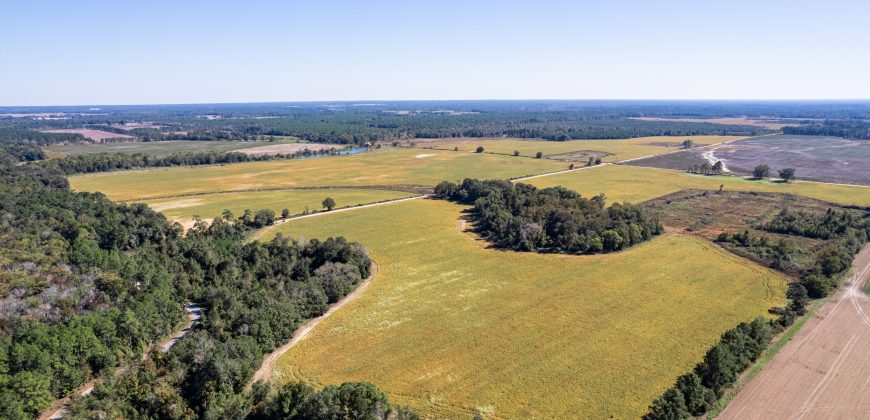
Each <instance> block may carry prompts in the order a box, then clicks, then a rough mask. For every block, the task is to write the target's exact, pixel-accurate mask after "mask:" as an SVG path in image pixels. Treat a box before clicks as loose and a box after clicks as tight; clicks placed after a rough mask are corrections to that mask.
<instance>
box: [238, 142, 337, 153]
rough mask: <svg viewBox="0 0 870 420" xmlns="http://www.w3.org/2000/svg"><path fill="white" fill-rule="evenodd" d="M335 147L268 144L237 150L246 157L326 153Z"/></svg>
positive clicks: (312, 144)
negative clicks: (307, 152)
mask: <svg viewBox="0 0 870 420" xmlns="http://www.w3.org/2000/svg"><path fill="white" fill-rule="evenodd" d="M335 148H336V145H334V144H319V143H283V144H270V145H268V146H259V147H252V148H248V149H243V150H239V151H240V152H242V153H244V154H246V155H255V156H262V155H291V154H294V153H299V152H302V151H304V150H308V151H311V152H320V151H326V150H330V149H335Z"/></svg>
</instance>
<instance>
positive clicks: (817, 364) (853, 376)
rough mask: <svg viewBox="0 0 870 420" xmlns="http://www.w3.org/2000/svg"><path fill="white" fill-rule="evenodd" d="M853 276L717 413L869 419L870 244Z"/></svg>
mask: <svg viewBox="0 0 870 420" xmlns="http://www.w3.org/2000/svg"><path fill="white" fill-rule="evenodd" d="M852 266H853V273H854V274H853V275H852V278H851V279H849V280H848V282H847V283H846V285H845V287H844V288H843V289H842V290H840V291H839V292H837V294H835V295H834V296H833V297H831V298H830V300H828V302H826V303H825V304H824V305H823V306H822V307H821V308H820V309H819V311H818V312H816V314H815V316H814V317H813V319H810V320H809V321H808V322H807V323H806V325H804V327H803V328H802V329H801V330H800V332H798V333H797V335H795V337H794V338H793V339H792V341H790V342H789V343H788V344H786V345H785V347H783V349H782V350H781V351H780V352H779V354H777V355H776V356H775V357H774V358H773V360H772V361H771V362H770V364H769V365H768V366H767V367H765V368H764V370H762V371H761V373H760V374H759V375H758V376H756V377H755V378H754V379H753V380H752V381H751V382H749V384H747V386H746V387H745V388H744V389H743V390H742V391H741V392H740V394H738V395H737V398H735V399H734V401H732V402H731V404H729V405H728V407H727V408H726V409H725V410H724V411H723V412H722V414H721V415H719V417H718V418H720V419H866V418H870V393H868V392H867V391H868V387H870V351H867V350H868V349H870V298H868V297H867V296H866V295H865V294H864V293H863V292H862V290H861V289H862V287H863V286H864V284H865V283H866V282H867V280H868V278H870V244H868V245H865V246H864V249H862V250H861V252H860V253H859V254H858V255H857V256H856V257H855V260H854V261H853V262H852Z"/></svg>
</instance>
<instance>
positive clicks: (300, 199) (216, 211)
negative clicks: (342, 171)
mask: <svg viewBox="0 0 870 420" xmlns="http://www.w3.org/2000/svg"><path fill="white" fill-rule="evenodd" d="M413 195H414V194H411V193H406V192H401V191H384V190H368V189H323V190H289V191H258V192H241V193H222V194H208V195H196V196H187V197H174V198H163V199H156V200H146V201H143V202H144V203H145V204H148V206H149V207H151V208H152V209H154V210H156V211H159V212H162V213H163V214H164V215H166V217H168V218H170V219H172V220H174V221H177V222H180V223H182V224H183V223H185V222H188V221H190V220H192V219H193V217H194V216H199V217H200V218H202V219H206V220H210V219H213V218H215V217H218V216H220V215H221V213H222V212H223V211H224V209H229V210H230V211H232V212H233V213H234V214H235V215H236V216H239V215H241V214H242V213H243V212H244V211H245V209H249V210H252V211H256V210H260V209H271V210H274V211H275V213H276V214H278V215H280V214H281V210H282V209H288V210H290V214H299V213H302V212H303V211H305V210H310V211H314V210H321V209H322V205H321V203H322V201H323V199H324V198H326V197H330V198H332V199H333V200H335V204H336V207H337V208H341V207H350V206H355V205H358V204H367V203H374V202H378V201H384V200H392V199H396V198H405V197H411V196H413Z"/></svg>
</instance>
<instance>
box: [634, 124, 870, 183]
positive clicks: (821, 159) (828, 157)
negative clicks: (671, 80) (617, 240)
mask: <svg viewBox="0 0 870 420" xmlns="http://www.w3.org/2000/svg"><path fill="white" fill-rule="evenodd" d="M717 160H721V161H722V162H723V163H724V164H725V166H726V167H727V168H728V169H729V170H730V171H732V172H735V173H738V174H742V175H750V174H752V170H753V169H754V168H755V166H756V165H759V164H762V163H765V164H768V165H770V169H771V175H772V176H776V173H777V171H778V170H779V169H782V168H785V167H792V168H795V169H796V173H797V176H798V178H801V179H807V180H814V181H822V182H838V183H847V184H861V185H870V142H868V141H862V140H846V139H841V138H836V137H816V136H785V135H777V136H761V137H753V138H749V139H744V140H740V141H737V142H734V143H730V144H727V145H721V146H717V147H715V148H696V149H692V150H687V151H681V152H677V153H673V154H669V155H662V156H654V157H651V158H647V159H641V160H636V161H633V162H631V163H630V164H631V165H637V166H650V167H658V168H671V169H686V168H688V167H690V166H692V165H698V164H701V163H703V162H705V161H706V162H708V163H709V162H711V161H712V162H715V161H717Z"/></svg>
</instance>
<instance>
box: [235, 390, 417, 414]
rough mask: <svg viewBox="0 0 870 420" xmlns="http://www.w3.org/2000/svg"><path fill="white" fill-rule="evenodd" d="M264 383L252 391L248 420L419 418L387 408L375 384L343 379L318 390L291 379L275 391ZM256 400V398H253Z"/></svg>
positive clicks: (407, 410) (404, 409) (384, 398)
mask: <svg viewBox="0 0 870 420" xmlns="http://www.w3.org/2000/svg"><path fill="white" fill-rule="evenodd" d="M263 387H268V385H264V386H262V387H259V388H258V389H256V390H255V391H254V395H255V396H259V395H263V396H264V397H263V398H256V397H255V401H253V403H254V404H253V405H254V409H253V410H252V412H251V414H250V415H249V416H248V420H267V419H286V420H309V419H366V420H369V419H370V420H387V419H391V420H416V419H417V418H419V417H418V416H417V415H416V414H415V413H414V412H413V411H411V410H409V409H408V408H406V407H402V406H399V407H395V408H394V407H391V406H390V401H389V398H388V397H387V395H386V394H384V393H383V392H381V390H379V389H378V388H377V387H376V386H374V385H372V384H370V383H367V382H345V383H343V384H341V385H340V386H335V385H327V386H326V387H325V388H323V389H322V390H320V391H316V390H314V389H313V388H311V387H310V386H308V385H306V384H303V383H299V382H291V383H288V384H286V385H284V386H283V387H281V388H280V389H279V390H278V391H277V392H276V393H273V394H271V395H270V394H269V393H268V392H264V390H266V389H264V388H263ZM257 399H259V401H257Z"/></svg>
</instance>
